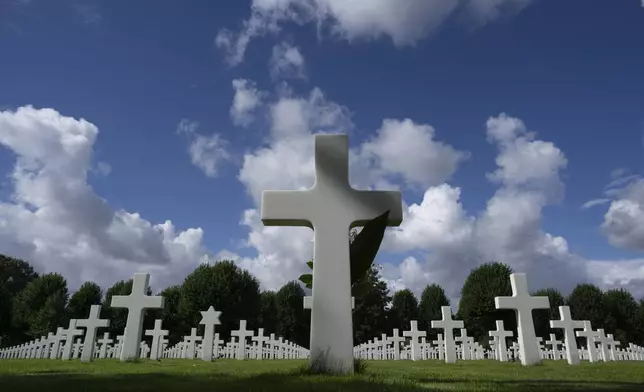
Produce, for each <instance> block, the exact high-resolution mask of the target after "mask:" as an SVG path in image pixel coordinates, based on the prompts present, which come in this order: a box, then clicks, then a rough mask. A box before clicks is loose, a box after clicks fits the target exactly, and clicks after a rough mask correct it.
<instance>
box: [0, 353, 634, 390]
mask: <svg viewBox="0 0 644 392" xmlns="http://www.w3.org/2000/svg"><path fill="white" fill-rule="evenodd" d="M305 364H306V361H294V360H289V361H286V360H275V361H234V360H218V361H215V362H212V363H204V362H201V361H187V360H163V361H160V362H156V361H142V362H139V363H120V362H118V361H116V360H96V361H95V362H92V363H89V364H84V363H80V362H78V361H70V362H63V361H60V360H58V361H52V360H0V391H2V392H5V391H6V392H10V391H11V392H14V391H16V392H18V391H19V392H23V391H24V392H30V391H39V392H48V391H91V392H104V391H136V392H142V391H155V392H156V391H181V392H192V391H236V392H238V391H276V392H277V391H357V392H360V391H368V392H376V391H519V392H527V391H580V392H581V391H584V392H585V391H638V392H644V362H635V361H632V362H631V361H629V362H609V363H599V364H590V363H587V362H585V363H582V365H580V366H575V367H572V366H568V365H567V364H566V363H565V362H564V361H557V362H555V361H545V362H544V363H543V365H540V366H534V367H530V368H524V367H522V366H521V365H520V364H518V363H500V362H496V361H465V362H458V363H456V364H455V365H446V364H444V363H441V362H439V361H421V362H411V361H370V362H367V367H366V370H365V371H364V372H363V373H361V374H358V375H354V376H347V377H337V376H336V377H330V376H319V375H316V376H314V375H306V374H303V373H302V368H303V366H304V365H305Z"/></svg>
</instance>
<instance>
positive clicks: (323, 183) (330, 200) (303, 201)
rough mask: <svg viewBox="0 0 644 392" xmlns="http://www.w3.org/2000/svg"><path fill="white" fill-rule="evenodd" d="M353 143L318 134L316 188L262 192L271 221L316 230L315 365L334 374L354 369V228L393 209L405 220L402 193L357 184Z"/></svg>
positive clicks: (395, 219) (392, 218) (392, 220)
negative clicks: (351, 156) (358, 187)
mask: <svg viewBox="0 0 644 392" xmlns="http://www.w3.org/2000/svg"><path fill="white" fill-rule="evenodd" d="M348 146H349V142H348V138H347V135H316V136H315V172H316V179H315V184H314V185H313V187H312V188H311V189H308V190H305V191H264V193H263V195H262V222H264V224H265V225H267V226H306V227H310V228H312V229H314V236H315V241H314V244H315V245H314V256H313V259H314V260H315V262H314V263H313V303H312V309H311V344H310V347H311V349H310V352H311V364H312V365H315V366H318V367H320V368H321V369H320V370H325V371H330V372H334V373H352V372H353V325H352V314H351V283H350V279H351V276H350V275H351V272H350V266H349V239H348V231H349V229H350V228H351V227H352V226H360V225H364V224H365V223H366V222H368V221H369V220H371V219H374V218H376V217H377V216H379V215H381V214H383V213H384V212H385V211H387V210H389V211H390V213H389V222H388V224H389V225H390V226H398V225H399V224H400V223H401V222H402V203H401V196H400V192H382V191H379V192H374V191H358V190H355V189H353V188H351V186H350V185H349V152H348Z"/></svg>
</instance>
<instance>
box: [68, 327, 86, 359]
mask: <svg viewBox="0 0 644 392" xmlns="http://www.w3.org/2000/svg"><path fill="white" fill-rule="evenodd" d="M77 322H78V320H75V319H71V320H69V327H68V328H67V329H66V330H65V331H64V332H63V334H64V335H65V345H64V346H63V361H67V360H69V359H70V358H71V356H72V348H73V346H74V337H76V336H81V335H83V331H82V330H80V329H78V328H76V326H77V324H76V323H77Z"/></svg>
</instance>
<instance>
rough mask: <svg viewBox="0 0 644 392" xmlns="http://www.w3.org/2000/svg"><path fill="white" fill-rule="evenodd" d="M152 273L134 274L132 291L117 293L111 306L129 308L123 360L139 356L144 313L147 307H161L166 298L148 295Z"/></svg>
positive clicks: (122, 352)
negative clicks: (128, 293)
mask: <svg viewBox="0 0 644 392" xmlns="http://www.w3.org/2000/svg"><path fill="white" fill-rule="evenodd" d="M149 282H150V274H141V273H136V274H134V279H133V280H132V293H131V294H130V295H115V296H113V297H112V303H111V304H110V306H112V307H113V308H127V322H126V324H125V332H124V333H123V336H124V341H123V346H122V347H121V356H120V359H121V361H127V360H128V359H129V358H138V357H139V348H140V347H139V345H140V343H141V334H142V333H143V313H144V311H145V309H161V308H163V305H164V303H165V302H164V299H163V297H161V296H157V297H154V296H148V295H147V291H148V284H149Z"/></svg>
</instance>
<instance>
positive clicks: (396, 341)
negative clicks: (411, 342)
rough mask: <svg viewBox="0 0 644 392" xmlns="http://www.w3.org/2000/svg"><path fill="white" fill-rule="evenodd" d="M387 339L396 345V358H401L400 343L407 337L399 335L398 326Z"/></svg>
mask: <svg viewBox="0 0 644 392" xmlns="http://www.w3.org/2000/svg"><path fill="white" fill-rule="evenodd" d="M387 340H388V341H389V342H391V343H392V344H393V345H394V360H396V361H398V360H400V343H401V342H404V341H405V338H404V337H402V336H400V335H398V328H394V334H393V336H392V337H390V338H387Z"/></svg>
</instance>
